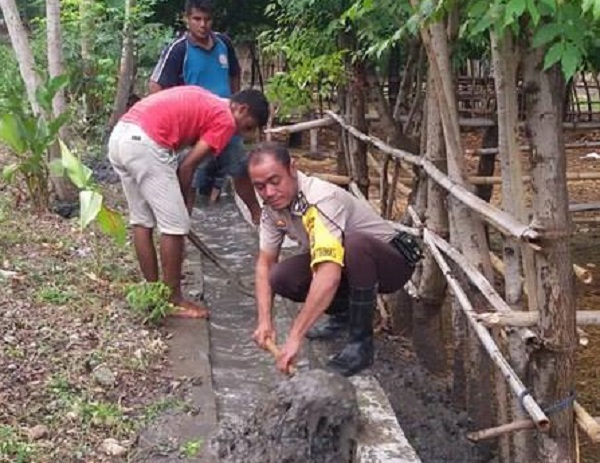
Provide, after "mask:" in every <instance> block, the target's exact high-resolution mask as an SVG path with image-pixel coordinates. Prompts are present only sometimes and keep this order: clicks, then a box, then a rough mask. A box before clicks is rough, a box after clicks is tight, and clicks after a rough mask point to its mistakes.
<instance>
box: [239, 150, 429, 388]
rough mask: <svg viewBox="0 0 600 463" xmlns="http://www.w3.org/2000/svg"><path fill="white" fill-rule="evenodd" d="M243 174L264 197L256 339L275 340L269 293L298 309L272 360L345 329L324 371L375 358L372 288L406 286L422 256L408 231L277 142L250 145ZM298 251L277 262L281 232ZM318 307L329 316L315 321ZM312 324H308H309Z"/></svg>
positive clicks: (358, 366) (282, 365) (289, 359)
mask: <svg viewBox="0 0 600 463" xmlns="http://www.w3.org/2000/svg"><path fill="white" fill-rule="evenodd" d="M248 168H249V175H250V179H251V180H252V183H253V184H254V187H255V188H256V190H257V191H258V193H259V195H260V196H261V198H262V199H263V200H264V208H263V211H262V216H261V221H260V228H259V234H260V252H259V256H258V260H257V263H256V275H255V279H256V284H255V288H256V303H257V309H258V326H257V328H256V331H255V333H254V339H255V341H256V342H257V343H258V344H259V345H260V346H261V347H263V348H264V347H265V345H266V342H267V340H269V339H272V340H274V339H275V332H274V330H273V324H272V320H271V306H272V300H273V295H274V294H279V295H281V296H283V297H285V298H288V299H291V300H293V301H296V302H302V303H303V305H302V308H301V310H300V312H299V313H298V316H297V317H296V319H295V320H294V323H293V325H292V328H291V330H290V333H289V335H288V338H287V340H286V343H285V345H284V346H283V348H282V350H281V354H280V356H279V358H278V359H277V366H278V368H279V369H280V370H282V371H285V372H287V371H289V367H290V365H291V364H292V363H293V361H294V359H295V357H296V355H297V353H298V351H299V349H300V345H301V343H302V340H303V338H304V337H305V336H306V337H309V338H312V339H315V338H321V339H323V338H331V337H334V336H336V335H338V334H341V333H342V332H343V331H346V330H348V333H349V336H348V342H347V344H346V345H345V346H344V348H343V349H342V350H341V351H340V352H339V353H338V354H336V355H334V356H333V357H332V358H331V359H330V360H329V362H328V364H327V368H328V369H329V370H332V371H335V372H338V373H340V374H342V375H344V376H351V375H354V374H356V373H358V372H359V371H361V370H363V369H364V368H366V367H368V366H370V365H371V364H372V363H373V313H374V309H375V306H376V299H377V294H378V293H391V292H394V291H396V290H398V289H400V288H402V287H403V286H404V284H405V283H406V282H407V281H408V279H409V278H410V276H411V275H412V273H413V271H414V266H415V264H416V262H417V261H418V260H419V258H420V257H421V253H420V250H419V247H418V246H417V244H416V243H415V241H414V239H413V238H412V237H410V236H409V235H406V234H403V233H398V232H397V231H396V230H394V228H392V226H391V225H390V224H389V223H388V222H386V221H385V220H384V219H382V218H381V217H380V216H379V215H377V214H376V213H375V211H373V210H372V209H371V207H370V206H369V205H368V204H366V203H365V202H364V201H362V200H359V199H357V198H355V197H354V196H352V195H351V194H350V193H348V192H347V191H344V190H343V189H341V188H339V187H337V186H335V185H333V184H331V183H328V182H325V181H323V180H320V179H317V178H314V177H308V176H306V175H304V174H302V173H301V172H299V171H298V170H297V169H296V167H295V166H294V163H293V161H292V160H291V158H290V154H289V152H288V150H287V149H286V148H285V147H283V146H281V145H277V144H271V143H269V144H263V145H260V146H258V147H257V148H255V149H254V150H253V151H252V152H251V153H250V154H249V159H248ZM286 235H287V236H288V237H289V238H291V239H292V240H295V241H297V242H298V243H299V247H300V253H299V254H297V255H295V256H293V257H290V258H288V259H285V260H283V261H281V262H279V253H280V249H281V244H282V242H283V239H284V237H285V236H286ZM323 313H328V315H329V317H328V320H327V321H326V322H325V323H324V324H322V325H321V326H315V327H313V325H314V324H315V322H316V321H317V319H319V317H320V316H321V315H322V314H323ZM311 328H312V329H311Z"/></svg>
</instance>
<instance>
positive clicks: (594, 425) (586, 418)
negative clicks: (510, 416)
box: [467, 401, 600, 443]
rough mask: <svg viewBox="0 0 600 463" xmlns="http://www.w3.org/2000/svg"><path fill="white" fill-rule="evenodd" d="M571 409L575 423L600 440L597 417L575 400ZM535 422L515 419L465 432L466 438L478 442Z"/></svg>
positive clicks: (593, 438) (531, 426) (532, 427)
mask: <svg viewBox="0 0 600 463" xmlns="http://www.w3.org/2000/svg"><path fill="white" fill-rule="evenodd" d="M573 411H574V413H575V420H576V422H577V425H578V426H579V427H580V428H581V430H582V431H583V432H585V433H586V434H587V436H588V437H589V438H590V440H591V441H592V442H594V443H598V442H600V423H599V422H598V418H594V417H592V416H591V415H590V414H589V413H588V412H587V411H586V410H585V409H584V408H583V407H582V406H581V405H580V404H579V403H578V402H577V401H575V402H574V403H573ZM534 428H535V423H534V422H533V421H532V420H517V421H513V422H512V423H508V424H503V425H500V426H497V427H494V428H489V429H482V430H481V431H475V432H470V433H467V439H469V440H470V441H473V442H478V441H481V440H484V439H491V438H494V437H498V436H501V435H504V434H508V433H510V432H515V431H522V430H526V429H534Z"/></svg>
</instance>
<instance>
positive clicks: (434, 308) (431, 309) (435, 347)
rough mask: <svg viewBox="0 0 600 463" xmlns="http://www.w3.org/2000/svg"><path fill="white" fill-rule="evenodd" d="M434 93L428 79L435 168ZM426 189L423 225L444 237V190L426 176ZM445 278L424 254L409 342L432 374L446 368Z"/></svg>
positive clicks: (440, 150)
mask: <svg viewBox="0 0 600 463" xmlns="http://www.w3.org/2000/svg"><path fill="white" fill-rule="evenodd" d="M437 104H438V103H437V96H436V93H435V84H434V82H433V79H432V78H429V80H428V83H427V116H426V118H425V119H426V120H427V128H426V130H427V149H426V151H425V157H426V158H427V159H428V160H429V161H431V162H433V163H434V164H435V165H436V166H437V167H438V168H440V169H442V170H445V168H446V152H445V150H444V138H443V137H444V136H443V133H442V121H441V119H440V114H439V111H438V109H437ZM423 187H426V188H427V212H426V214H425V217H426V218H427V220H426V225H427V228H428V229H429V230H432V231H434V232H435V233H437V234H438V235H440V236H442V237H444V238H446V237H447V236H448V213H447V209H446V207H445V204H446V194H445V190H443V189H442V188H440V187H439V186H438V185H437V183H436V182H435V181H433V180H432V179H429V180H427V181H426V184H425V185H423ZM446 287H447V284H446V278H445V277H444V275H443V274H442V272H441V270H440V268H439V267H438V265H437V263H436V261H435V259H434V258H433V257H432V256H431V254H430V253H429V252H426V253H425V259H424V260H423V264H422V273H421V278H420V284H419V290H418V292H419V299H418V301H417V302H416V307H415V310H414V312H413V333H415V334H416V335H415V336H413V345H414V347H415V351H416V353H417V356H418V357H419V360H420V361H421V362H422V363H423V365H425V367H426V368H427V369H428V370H429V371H431V372H433V373H443V372H444V371H445V369H446V348H445V343H444V333H443V330H442V307H443V304H444V299H445V295H446Z"/></svg>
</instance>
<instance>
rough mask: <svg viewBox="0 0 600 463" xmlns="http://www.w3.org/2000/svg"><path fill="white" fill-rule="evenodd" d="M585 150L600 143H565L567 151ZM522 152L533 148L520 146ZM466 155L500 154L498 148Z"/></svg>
mask: <svg viewBox="0 0 600 463" xmlns="http://www.w3.org/2000/svg"><path fill="white" fill-rule="evenodd" d="M583 148H600V142H598V141H583V142H573V143H565V149H583ZM519 150H520V151H531V147H530V146H528V145H521V146H519ZM465 153H466V154H471V155H477V156H486V155H488V154H498V148H479V149H474V150H471V149H467V150H465Z"/></svg>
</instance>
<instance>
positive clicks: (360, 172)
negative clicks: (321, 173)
mask: <svg viewBox="0 0 600 463" xmlns="http://www.w3.org/2000/svg"><path fill="white" fill-rule="evenodd" d="M352 70H353V78H352V82H351V85H350V92H349V96H350V102H351V104H350V105H349V106H348V109H350V112H351V119H350V121H351V122H350V123H351V124H352V125H353V126H354V127H356V128H357V129H358V130H360V131H361V132H362V133H368V132H369V130H368V127H367V119H366V117H365V115H366V112H367V105H366V101H365V94H366V92H367V90H368V89H367V73H366V70H365V64H364V62H362V61H356V62H355V63H354V64H353V65H352ZM350 146H351V150H350V156H351V158H352V164H353V170H354V172H352V175H353V176H354V178H353V180H354V181H355V182H356V183H357V185H358V187H359V188H360V190H361V191H362V193H363V195H365V197H366V198H368V197H369V168H368V164H367V144H366V143H365V142H364V141H362V140H357V139H354V140H352V142H351V144H350Z"/></svg>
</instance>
